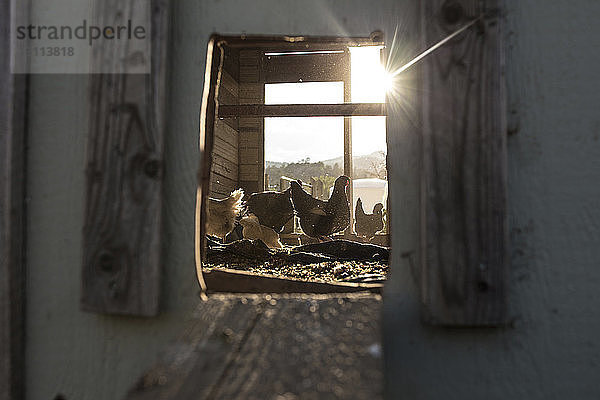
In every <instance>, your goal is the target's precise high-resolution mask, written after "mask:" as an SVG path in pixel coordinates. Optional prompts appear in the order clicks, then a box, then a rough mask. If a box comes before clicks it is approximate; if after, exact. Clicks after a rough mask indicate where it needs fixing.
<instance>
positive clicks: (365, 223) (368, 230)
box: [354, 197, 383, 239]
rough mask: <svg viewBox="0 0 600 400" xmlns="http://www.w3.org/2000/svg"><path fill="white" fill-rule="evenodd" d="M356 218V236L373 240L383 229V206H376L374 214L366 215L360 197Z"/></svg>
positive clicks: (357, 203) (355, 213)
mask: <svg viewBox="0 0 600 400" xmlns="http://www.w3.org/2000/svg"><path fill="white" fill-rule="evenodd" d="M354 218H355V219H356V222H355V223H354V230H355V231H356V234H357V235H358V236H362V237H365V238H367V239H371V238H373V237H374V236H375V233H376V232H379V231H380V230H382V229H383V204H381V203H377V204H375V206H374V207H373V214H366V213H365V211H364V210H363V205H362V200H361V199H360V197H359V198H358V201H357V202H356V208H355V209H354Z"/></svg>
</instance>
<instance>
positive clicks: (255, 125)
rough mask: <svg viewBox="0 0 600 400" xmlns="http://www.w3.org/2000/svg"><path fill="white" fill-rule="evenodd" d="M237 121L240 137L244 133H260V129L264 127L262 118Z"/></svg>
mask: <svg viewBox="0 0 600 400" xmlns="http://www.w3.org/2000/svg"><path fill="white" fill-rule="evenodd" d="M227 119H228V118H227ZM239 121H240V135H242V134H243V133H244V132H245V131H252V132H259V131H262V127H263V125H264V119H263V118H256V117H240V118H239Z"/></svg>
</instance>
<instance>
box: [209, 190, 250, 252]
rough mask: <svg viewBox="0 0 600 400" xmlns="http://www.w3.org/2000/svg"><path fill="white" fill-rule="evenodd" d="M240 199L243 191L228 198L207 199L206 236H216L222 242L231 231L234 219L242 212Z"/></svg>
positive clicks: (235, 192) (232, 193)
mask: <svg viewBox="0 0 600 400" xmlns="http://www.w3.org/2000/svg"><path fill="white" fill-rule="evenodd" d="M242 197H244V191H243V190H242V189H237V190H235V191H233V192H231V195H229V197H227V198H224V199H221V200H217V199H213V198H210V197H209V198H208V207H207V208H206V221H207V222H206V234H207V235H212V236H217V237H219V238H221V239H222V240H223V241H224V240H225V236H226V235H227V234H228V233H229V232H231V231H232V230H233V226H234V223H235V217H236V216H237V215H238V214H239V213H240V211H241V210H242Z"/></svg>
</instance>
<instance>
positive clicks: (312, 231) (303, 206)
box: [291, 175, 350, 240]
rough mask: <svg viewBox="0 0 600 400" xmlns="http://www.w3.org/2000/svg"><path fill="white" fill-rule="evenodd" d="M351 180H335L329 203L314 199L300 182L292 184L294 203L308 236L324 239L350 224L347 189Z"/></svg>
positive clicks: (339, 178) (345, 178)
mask: <svg viewBox="0 0 600 400" xmlns="http://www.w3.org/2000/svg"><path fill="white" fill-rule="evenodd" d="M349 183H350V178H348V177H347V176H344V175H342V176H340V177H338V178H337V179H336V180H335V184H334V186H333V193H332V194H331V197H330V198H329V200H327V201H323V200H318V199H315V198H313V197H312V196H311V195H310V194H308V193H306V192H305V191H304V189H302V186H301V185H300V184H299V183H298V182H291V189H292V203H293V204H294V209H295V210H296V214H297V215H298V218H299V219H300V226H301V227H302V231H304V233H305V234H306V235H308V236H311V237H315V238H318V239H319V240H322V239H324V238H325V237H326V236H328V235H331V234H333V233H336V232H340V231H343V230H344V229H346V228H347V227H348V225H349V224H350V206H349V204H348V197H347V195H346V188H347V187H348V184H349Z"/></svg>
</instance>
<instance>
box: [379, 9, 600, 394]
mask: <svg viewBox="0 0 600 400" xmlns="http://www.w3.org/2000/svg"><path fill="white" fill-rule="evenodd" d="M408 3H410V2H404V4H405V5H408ZM504 4H505V6H506V8H505V9H504V10H503V14H502V15H503V17H504V18H505V23H506V37H505V40H506V51H507V62H506V69H505V73H506V77H507V83H508V86H507V93H508V98H509V110H508V117H509V126H508V132H507V135H508V136H507V150H508V212H509V214H508V215H509V216H508V224H509V237H510V246H509V260H508V262H509V280H508V283H507V285H508V286H507V288H508V292H509V293H508V306H509V318H510V321H512V323H511V324H509V326H508V327H506V328H505V329H444V328H432V327H429V326H426V325H423V324H421V323H419V322H417V321H418V319H419V308H420V304H419V303H420V302H419V300H418V299H419V294H418V290H417V288H418V282H415V280H416V279H415V278H416V277H417V273H418V271H417V270H415V269H411V263H410V260H409V258H406V259H402V258H400V257H398V256H399V253H400V252H408V251H411V250H416V249H418V239H419V238H418V236H417V235H415V232H417V227H418V221H419V218H418V215H417V214H416V212H415V210H416V209H415V205H416V204H417V201H418V198H419V191H418V188H419V185H418V180H419V175H418V171H419V168H420V166H419V163H418V160H415V159H414V158H413V157H412V154H415V153H416V152H418V151H419V149H420V136H419V128H420V126H419V125H418V124H416V125H413V124H412V123H411V122H406V125H407V128H410V127H411V126H412V129H407V130H406V131H405V133H403V134H400V135H399V136H398V137H397V138H390V139H392V142H393V147H392V149H390V153H391V154H392V157H391V158H390V163H391V166H392V171H391V180H392V183H391V185H390V189H391V193H390V201H391V203H392V204H393V208H392V213H393V216H392V227H391V230H392V240H393V246H394V247H393V249H394V250H393V252H392V257H393V258H394V260H393V261H392V275H391V280H390V281H389V282H388V283H387V286H386V290H385V295H384V321H385V327H384V337H385V342H384V348H385V349H386V350H385V357H386V376H387V377H388V383H387V397H388V398H390V399H399V398H407V399H417V400H418V399H444V400H448V399H507V398H513V399H535V400H538V399H539V400H541V399H561V398H565V397H569V398H578V399H595V398H599V397H600V385H598V383H597V377H598V376H600V339H599V338H600V318H598V307H599V306H600V304H599V302H598V299H597V295H596V293H597V291H598V287H599V285H600V269H598V267H597V266H598V257H599V253H598V248H597V247H596V246H595V245H594V244H593V243H597V242H598V241H599V239H600V207H598V204H599V203H598V198H600V185H598V184H597V183H596V182H598V180H599V179H600V124H599V118H598V112H597V109H598V106H599V105H600V103H599V101H598V97H597V95H596V93H598V91H600V80H598V78H597V68H596V67H595V66H596V65H598V63H599V62H600V53H599V52H597V51H595V52H594V51H590V49H591V48H594V47H597V46H598V44H599V43H600V28H599V27H598V25H597V24H596V22H595V19H596V17H595V16H596V15H598V13H599V12H600V3H598V2H592V1H585V2H578V3H577V4H575V3H573V2H569V1H565V0H551V1H545V2H544V4H543V5H542V4H540V3H538V2H523V1H519V2H514V1H505V2H504ZM415 6H418V5H417V4H415ZM418 12H419V10H418V9H411V8H409V7H405V8H403V15H404V16H405V18H406V20H405V25H404V26H403V27H404V29H406V31H407V32H406V34H405V35H404V36H403V37H406V38H407V39H409V40H410V39H411V38H415V37H416V36H417V35H418V34H419V32H422V30H421V29H422V27H419V26H418V25H417V26H415V25H413V24H412V23H415V22H416V21H418V18H416V17H414V18H413V17H409V16H411V15H414V16H416V15H418ZM434 23H437V21H435V22H434ZM420 28H421V29H420ZM409 93H416V91H414V90H411V91H410V92H409ZM432 95H433V96H435V93H432ZM406 109H407V110H409V111H410V109H411V108H410V103H407V104H406ZM401 115H402V114H401ZM401 115H398V116H397V118H401ZM406 116H407V117H410V118H414V121H417V120H418V119H417V118H416V117H418V116H415V115H414V114H412V115H411V114H410V113H409V114H408V115H406ZM392 151H393V153H392ZM395 182H402V183H403V184H404V185H403V186H402V187H399V186H398V185H395ZM413 259H414V260H413V261H414V263H413V265H415V266H418V265H419V256H418V253H415V255H414V256H413Z"/></svg>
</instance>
